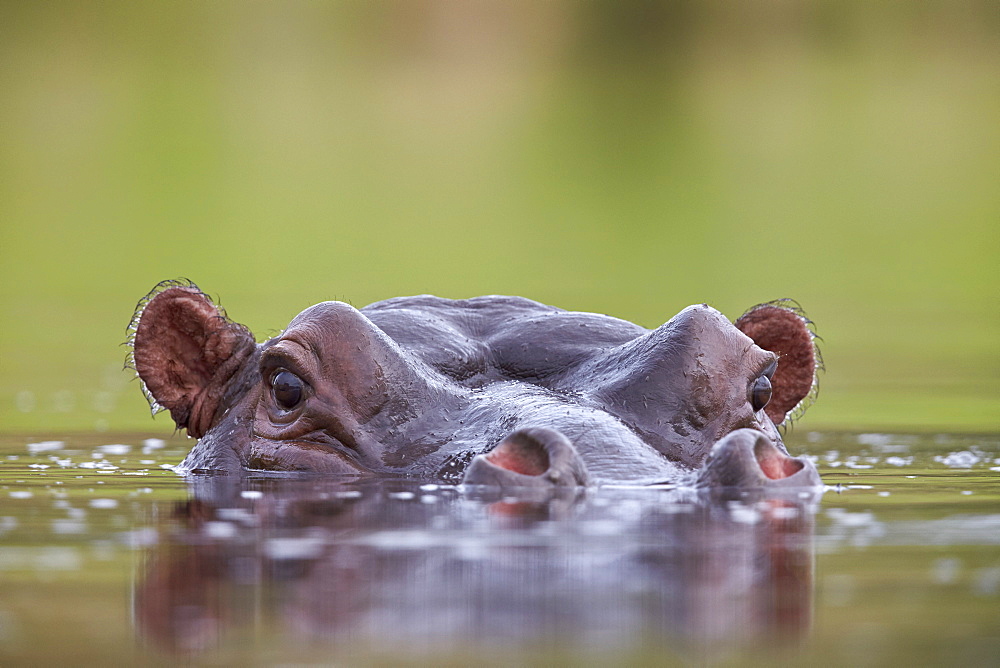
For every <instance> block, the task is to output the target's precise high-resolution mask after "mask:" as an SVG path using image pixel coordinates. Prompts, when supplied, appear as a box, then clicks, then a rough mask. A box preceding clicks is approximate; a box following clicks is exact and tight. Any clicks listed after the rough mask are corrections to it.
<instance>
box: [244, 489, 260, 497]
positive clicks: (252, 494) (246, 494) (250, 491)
mask: <svg viewBox="0 0 1000 668" xmlns="http://www.w3.org/2000/svg"><path fill="white" fill-rule="evenodd" d="M240 496H241V497H243V498H244V499H262V498H264V492H260V491H257V490H256V489H245V490H243V491H242V492H240Z"/></svg>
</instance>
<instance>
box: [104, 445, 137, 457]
mask: <svg viewBox="0 0 1000 668" xmlns="http://www.w3.org/2000/svg"><path fill="white" fill-rule="evenodd" d="M97 451H98V452H100V453H103V454H105V455H127V454H128V453H129V452H131V451H132V446H131V445H126V444H124V443H109V444H108V445H99V446H97Z"/></svg>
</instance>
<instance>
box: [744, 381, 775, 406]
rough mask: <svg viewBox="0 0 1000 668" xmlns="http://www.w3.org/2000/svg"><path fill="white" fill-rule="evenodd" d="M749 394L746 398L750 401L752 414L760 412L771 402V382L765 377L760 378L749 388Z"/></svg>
mask: <svg viewBox="0 0 1000 668" xmlns="http://www.w3.org/2000/svg"><path fill="white" fill-rule="evenodd" d="M749 394H750V396H749V397H747V398H748V399H749V400H750V405H751V406H752V407H753V412H754V413H756V412H757V411H759V410H762V409H763V408H764V406H767V402H769V401H770V400H771V381H770V380H769V379H768V377H767V376H761V377H760V378H758V379H757V380H755V381H754V382H753V385H751V386H750V392H749Z"/></svg>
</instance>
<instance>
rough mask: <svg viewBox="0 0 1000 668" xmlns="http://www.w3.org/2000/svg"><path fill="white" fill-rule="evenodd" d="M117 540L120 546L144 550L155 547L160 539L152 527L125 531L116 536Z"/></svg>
mask: <svg viewBox="0 0 1000 668" xmlns="http://www.w3.org/2000/svg"><path fill="white" fill-rule="evenodd" d="M118 539H119V540H120V541H121V542H122V544H124V545H127V546H129V547H131V548H145V547H150V546H152V545H156V543H157V542H158V541H159V539H160V535H159V534H158V533H157V531H156V529H154V528H152V527H143V528H141V529H134V530H132V531H125V532H123V533H121V534H119V535H118Z"/></svg>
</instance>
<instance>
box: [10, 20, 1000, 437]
mask: <svg viewBox="0 0 1000 668" xmlns="http://www.w3.org/2000/svg"><path fill="white" fill-rule="evenodd" d="M998 24H1000V14H998V12H997V11H996V6H995V4H994V3H992V2H955V1H948V2H945V1H943V0H942V1H940V2H912V3H865V2H840V1H837V2H832V1H820V0H815V1H812V2H800V3H791V2H776V3H736V2H732V3H701V2H663V3H660V2H636V3H625V4H623V5H622V4H612V3H576V2H558V1H551V2H544V3H537V2H487V1H472V2H466V1H457V0H456V1H454V2H447V1H430V0H428V1H422V2H415V1H410V2H378V3H376V2H341V3H319V2H296V3H278V4H271V3H254V2H244V3H225V2H212V3H155V4H149V3H124V2H123V3H69V2H67V3H58V2H55V3H37V2H5V3H4V4H3V5H2V7H0V102H2V104H0V314H2V315H0V318H2V321H0V429H3V430H7V431H17V430H20V431H24V430H36V431H52V430H63V429H93V428H98V429H109V428H110V429H115V430H120V429H133V428H152V427H154V426H155V428H156V429H158V430H162V431H165V432H169V431H170V430H171V429H172V423H171V422H170V421H169V419H168V418H166V417H161V418H160V419H159V420H158V421H157V422H156V423H152V422H150V421H149V418H148V415H147V414H146V412H145V411H144V404H143V400H142V398H141V395H140V392H139V389H138V387H137V385H136V384H135V383H129V374H128V373H124V372H122V371H121V366H122V361H123V360H124V358H125V353H126V351H125V349H123V348H120V347H118V344H119V343H120V342H121V341H123V340H124V339H125V326H126V324H127V322H128V319H129V316H130V314H131V310H132V307H133V305H134V304H135V302H136V301H137V300H138V299H139V298H140V297H142V295H143V294H145V292H146V291H148V290H149V289H150V288H151V287H152V286H153V285H154V284H156V283H157V282H158V281H160V280H162V279H165V278H175V277H178V276H186V277H189V278H191V279H193V280H195V281H196V282H197V283H198V284H199V285H200V286H201V287H202V288H203V289H205V290H206V291H208V292H209V293H211V294H213V295H218V296H219V297H221V301H222V304H223V305H224V306H226V307H227V309H228V310H229V313H230V315H231V316H232V317H233V318H234V319H236V320H238V321H240V322H244V323H246V324H247V325H249V326H250V327H251V328H252V329H253V330H254V332H255V333H256V334H257V335H258V336H260V337H264V336H268V335H271V334H274V333H276V332H278V331H280V328H281V327H282V326H284V325H285V324H286V323H287V322H288V321H289V319H290V318H291V317H292V316H294V315H295V314H296V313H297V312H298V311H300V310H301V309H302V308H304V307H306V306H308V305H310V304H312V303H315V302H317V301H321V300H324V299H342V300H346V301H349V302H351V303H353V304H355V305H357V306H361V305H364V304H366V303H369V302H371V301H376V300H379V299H384V298H388V297H392V296H398V295H405V294H417V293H424V292H428V293H435V294H438V295H441V296H447V297H468V296H473V295H478V294H489V293H502V294H520V295H524V296H528V297H532V298H534V299H538V300H540V301H543V302H547V303H552V304H555V305H558V306H562V307H565V308H569V309H577V310H589V311H598V312H605V313H611V314H614V315H617V316H620V317H624V318H628V319H631V320H635V321H637V322H639V323H641V324H643V325H646V326H655V325H658V324H660V323H661V322H663V321H665V320H667V319H668V318H669V317H671V316H672V315H673V314H674V313H676V312H677V311H678V310H679V309H680V308H682V307H683V306H685V305H687V304H689V303H694V302H700V301H705V302H709V303H711V304H713V305H714V306H716V307H718V308H719V309H720V310H722V311H723V312H725V313H727V314H728V315H730V316H731V317H736V316H738V315H739V314H740V313H741V312H742V310H743V309H745V308H746V307H748V306H751V305H753V304H755V303H757V302H761V301H766V300H770V299H774V298H778V297H785V296H789V297H794V298H796V299H798V300H799V301H800V302H801V303H802V305H803V306H804V307H805V309H806V310H807V312H808V313H809V314H810V316H811V317H812V318H813V319H814V320H815V321H816V322H817V323H818V330H819V333H820V334H821V335H822V336H823V338H824V348H823V352H824V356H825V359H826V362H827V368H828V372H827V373H826V375H825V376H824V377H823V378H822V389H821V393H820V401H819V403H818V404H817V405H816V406H815V407H814V408H813V409H812V410H811V411H810V413H809V414H807V416H806V417H805V418H804V419H805V420H806V424H807V425H809V426H810V427H813V426H845V427H862V426H864V427H889V428H894V429H907V428H915V429H921V428H926V429H929V428H936V429H948V430H997V429H998V428H1000V418H998V416H1000V391H998V390H1000V387H998V377H1000V346H998V345H997V344H998V342H1000V309H998V303H997V294H998V287H1000V280H998V279H1000V276H998V267H1000V239H998V230H1000V225H998V223H1000V188H998V187H997V183H998V174H1000V169H998V168H1000V124H998V123H997V110H998V108H1000V41H998V40H997V39H996V35H997V30H998V28H1000V25H998Z"/></svg>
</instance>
